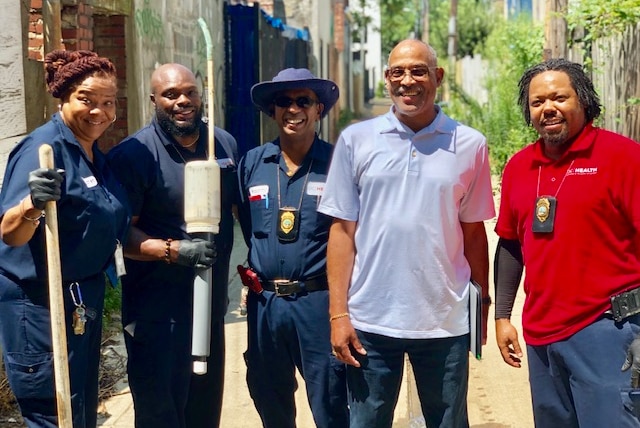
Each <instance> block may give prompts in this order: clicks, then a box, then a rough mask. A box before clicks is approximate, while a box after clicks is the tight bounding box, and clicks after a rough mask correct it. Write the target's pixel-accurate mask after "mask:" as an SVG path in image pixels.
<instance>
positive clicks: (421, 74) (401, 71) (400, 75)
mask: <svg viewBox="0 0 640 428" xmlns="http://www.w3.org/2000/svg"><path fill="white" fill-rule="evenodd" d="M432 68H437V67H414V68H404V67H393V68H390V69H388V70H387V77H388V78H389V80H391V81H392V82H400V81H401V80H402V79H404V76H406V75H407V74H409V76H410V77H411V78H412V79H413V80H415V81H416V82H424V81H425V80H427V79H428V78H429V70H430V69H432Z"/></svg>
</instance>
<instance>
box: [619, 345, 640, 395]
mask: <svg viewBox="0 0 640 428" xmlns="http://www.w3.org/2000/svg"><path fill="white" fill-rule="evenodd" d="M629 369H631V388H638V387H640V337H636V338H635V339H634V340H633V342H631V345H629V349H627V359H626V360H625V362H624V364H623V365H622V371H623V372H624V371H627V370H629Z"/></svg>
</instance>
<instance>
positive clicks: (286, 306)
mask: <svg viewBox="0 0 640 428" xmlns="http://www.w3.org/2000/svg"><path fill="white" fill-rule="evenodd" d="M328 313H329V294H328V292H327V291H314V292H311V293H301V294H299V295H294V296H289V297H277V296H276V295H275V293H273V292H269V291H265V292H263V293H262V294H260V295H257V294H255V293H249V296H248V298H247V323H248V325H247V327H248V336H249V337H248V347H247V352H246V353H245V361H246V363H247V385H248V386H249V392H250V394H251V398H252V399H253V402H254V404H255V406H256V409H257V410H258V413H259V414H260V418H261V419H262V424H263V426H264V427H265V428H295V426H296V424H295V416H296V408H295V399H294V392H295V390H296V389H297V387H298V385H297V383H296V377H295V370H296V368H297V369H298V370H299V371H300V374H301V376H302V378H303V379H304V381H305V385H306V389H307V398H308V400H309V404H310V406H311V413H312V414H313V419H314V421H315V423H316V426H317V427H318V428H345V427H348V426H349V416H348V410H347V396H346V395H347V388H346V379H345V367H344V364H342V363H340V362H339V361H338V360H336V358H335V357H334V356H333V355H332V353H331V343H330V329H329V315H328Z"/></svg>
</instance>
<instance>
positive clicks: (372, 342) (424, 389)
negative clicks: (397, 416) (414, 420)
mask: <svg viewBox="0 0 640 428" xmlns="http://www.w3.org/2000/svg"><path fill="white" fill-rule="evenodd" d="M356 332H357V334H358V338H359V339H360V342H361V343H362V346H364V349H366V351H367V355H364V356H363V355H359V354H355V356H356V358H357V359H358V361H359V362H360V365H361V367H353V366H347V384H348V386H349V408H350V411H351V428H390V427H391V425H392V423H393V412H394V409H395V407H396V404H397V402H398V394H399V393H400V385H401V382H402V375H403V371H404V361H405V354H406V355H408V356H409V361H411V366H412V368H413V373H414V376H415V381H416V387H417V392H418V397H419V398H420V405H421V407H422V414H423V415H424V418H425V422H426V424H427V425H426V426H428V427H442V428H468V427H469V421H468V417H467V390H468V380H469V335H468V334H466V335H463V336H457V337H449V338H442V339H398V338H393V337H387V336H381V335H378V334H372V333H366V332H362V331H356Z"/></svg>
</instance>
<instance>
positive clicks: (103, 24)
mask: <svg viewBox="0 0 640 428" xmlns="http://www.w3.org/2000/svg"><path fill="white" fill-rule="evenodd" d="M125 20H126V17H124V16H122V15H109V16H106V15H94V16H93V21H94V24H95V27H94V29H93V46H94V49H95V52H96V53H98V55H100V56H104V57H107V58H109V59H110V60H111V61H112V62H113V63H114V65H115V66H116V70H117V72H118V107H117V110H116V111H117V120H116V122H115V123H114V124H113V125H112V126H111V127H110V128H109V129H108V130H107V131H106V132H105V133H104V135H103V136H102V137H100V140H99V141H98V146H99V147H100V150H102V151H103V152H105V153H106V152H107V151H109V149H111V147H113V146H115V145H116V144H118V143H119V142H120V141H122V139H123V138H124V137H126V136H127V134H128V132H127V79H126V78H127V62H126V61H127V56H126V46H125V24H126V22H125Z"/></svg>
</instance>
